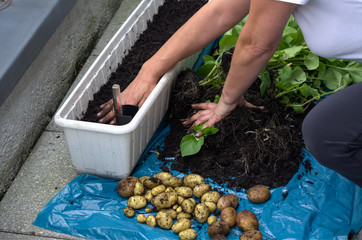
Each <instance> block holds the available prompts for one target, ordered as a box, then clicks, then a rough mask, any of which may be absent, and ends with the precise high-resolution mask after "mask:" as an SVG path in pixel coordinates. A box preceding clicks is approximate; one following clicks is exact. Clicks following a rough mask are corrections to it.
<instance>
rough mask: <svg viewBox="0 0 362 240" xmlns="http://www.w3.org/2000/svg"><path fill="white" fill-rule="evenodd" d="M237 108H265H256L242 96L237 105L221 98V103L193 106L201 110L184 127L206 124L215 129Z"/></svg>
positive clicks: (199, 134)
mask: <svg viewBox="0 0 362 240" xmlns="http://www.w3.org/2000/svg"><path fill="white" fill-rule="evenodd" d="M237 106H239V107H250V108H259V109H261V110H263V109H264V107H263V106H255V105H254V104H252V103H250V102H248V101H246V100H245V99H244V97H243V96H242V97H241V98H240V100H239V102H237V103H235V104H227V103H225V102H224V101H223V98H222V96H221V97H220V100H219V103H211V102H207V103H198V104H193V105H192V108H194V109H197V110H199V111H198V112H197V113H195V114H194V115H192V116H191V117H190V118H189V119H187V120H186V121H184V122H183V124H184V125H190V124H193V125H200V124H202V123H205V124H204V126H203V128H205V127H213V126H214V125H215V124H216V123H217V122H220V121H221V120H222V119H223V118H225V117H226V116H228V115H229V114H230V113H231V112H232V111H233V110H234V109H235V108H236V107H237ZM201 136H202V133H201V132H198V133H196V137H201Z"/></svg>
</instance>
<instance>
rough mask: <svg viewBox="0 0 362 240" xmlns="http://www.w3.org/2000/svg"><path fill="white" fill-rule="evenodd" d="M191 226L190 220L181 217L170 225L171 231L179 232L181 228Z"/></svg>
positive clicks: (184, 228)
mask: <svg viewBox="0 0 362 240" xmlns="http://www.w3.org/2000/svg"><path fill="white" fill-rule="evenodd" d="M189 228H191V220H190V219H187V218H181V219H179V220H178V221H177V222H175V223H174V224H173V225H172V228H171V229H172V232H174V233H179V232H182V231H183V230H186V229H189Z"/></svg>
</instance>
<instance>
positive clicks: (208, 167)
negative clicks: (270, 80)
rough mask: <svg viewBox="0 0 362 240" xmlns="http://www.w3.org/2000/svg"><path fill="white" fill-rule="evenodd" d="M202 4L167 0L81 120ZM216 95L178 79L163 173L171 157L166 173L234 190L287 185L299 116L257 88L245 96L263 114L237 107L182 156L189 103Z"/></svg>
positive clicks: (92, 118) (296, 161) (298, 141)
mask: <svg viewBox="0 0 362 240" xmlns="http://www.w3.org/2000/svg"><path fill="white" fill-rule="evenodd" d="M206 2H207V1H206V0H200V1H193V0H181V1H178V0H167V1H166V2H165V4H164V5H163V6H161V7H160V8H159V13H158V14H156V15H155V16H154V19H153V21H152V22H149V23H148V27H147V30H146V31H145V32H144V33H143V34H142V35H141V36H140V38H139V39H138V40H137V41H136V43H135V45H134V46H133V48H132V49H131V50H130V51H129V53H128V55H127V56H126V57H125V59H124V61H123V62H122V64H121V65H119V66H118V69H117V70H116V71H115V72H114V73H112V75H111V77H110V79H109V81H108V82H107V83H106V84H105V85H104V86H102V87H101V89H100V90H99V91H98V92H97V93H95V94H94V100H93V101H90V102H89V105H88V109H87V111H86V112H85V113H84V116H83V118H82V119H81V120H83V121H88V122H97V117H96V114H97V113H98V112H99V110H100V108H99V106H100V105H101V104H103V103H105V102H107V101H108V100H109V99H110V98H111V96H112V93H111V89H112V85H113V84H115V83H118V84H119V85H120V86H121V90H122V91H123V90H124V89H125V88H126V87H127V86H128V85H129V83H130V82H131V81H132V80H133V79H134V78H135V77H136V75H137V74H138V72H139V70H140V69H141V66H142V64H143V63H144V62H145V61H146V60H148V59H149V58H150V57H151V56H152V55H153V54H154V53H155V52H156V51H157V50H158V49H159V48H160V47H161V46H162V45H163V44H164V43H165V42H166V41H167V39H168V38H169V37H170V36H171V35H172V34H173V33H174V32H175V31H176V30H177V29H178V28H179V27H180V26H181V25H182V24H183V23H184V22H185V21H186V20H187V19H189V18H190V17H191V16H192V15H193V14H194V13H195V12H196V11H197V10H198V9H199V8H200V7H202V5H204V4H205V3H206ZM230 59H231V55H228V57H225V58H223V66H224V68H225V71H226V72H227V70H228V65H229V64H230V62H229V61H230ZM216 94H219V95H220V94H221V89H214V90H212V91H210V90H208V91H207V90H206V89H204V88H202V87H200V86H199V85H198V83H197V80H196V77H195V74H194V72H192V71H191V70H188V71H184V72H182V73H181V74H180V75H179V76H178V79H177V84H176V86H175V90H174V92H173V96H172V100H171V101H172V102H171V106H170V116H172V117H170V119H169V121H170V124H171V132H170V134H169V136H168V137H167V138H166V140H165V146H164V149H163V150H160V155H159V159H161V161H163V163H164V166H163V167H162V170H163V171H168V170H169V169H168V167H167V166H169V165H168V163H170V160H169V157H174V160H173V161H172V162H171V166H170V167H171V169H173V170H177V171H180V172H183V173H189V172H193V173H198V174H200V175H202V176H203V177H205V178H211V179H213V180H214V181H216V182H218V183H220V184H224V183H226V184H227V187H229V188H233V189H235V190H240V189H241V188H249V187H251V186H253V185H255V184H264V185H268V186H271V187H279V186H284V185H286V184H287V183H288V181H289V180H290V179H291V178H292V177H293V176H294V174H295V173H296V172H297V170H298V168H299V165H300V161H301V148H302V147H303V143H302V137H301V122H302V119H303V117H304V116H301V115H295V114H294V113H293V112H291V111H289V110H285V109H283V108H282V107H281V106H280V105H279V103H278V101H277V100H275V99H274V98H273V97H272V96H271V95H268V94H267V95H265V96H263V97H261V96H260V94H259V90H258V87H257V85H253V86H252V87H251V88H250V89H249V90H248V92H247V93H246V95H245V98H246V99H247V100H248V101H249V102H251V103H253V104H255V105H262V106H264V107H265V110H264V111H260V110H258V109H247V108H238V109H236V110H235V111H233V113H232V114H231V115H230V116H228V117H226V118H225V119H224V120H223V121H221V122H220V123H218V124H217V125H216V127H217V128H219V130H220V131H219V132H218V133H217V134H215V135H213V136H210V137H208V138H206V141H205V144H204V146H203V148H202V150H201V151H200V152H199V153H198V154H196V155H194V156H189V157H185V158H182V157H181V155H180V142H181V138H182V137H183V136H184V135H185V134H187V133H189V130H190V129H189V128H188V127H185V126H183V125H182V120H183V119H185V118H187V117H188V116H190V115H191V114H192V113H193V110H192V109H191V104H192V103H196V102H203V101H205V100H211V101H213V100H214V96H215V95H216ZM166 165H167V166H166Z"/></svg>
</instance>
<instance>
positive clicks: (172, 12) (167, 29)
mask: <svg viewBox="0 0 362 240" xmlns="http://www.w3.org/2000/svg"><path fill="white" fill-rule="evenodd" d="M207 2H208V1H207V0H198V1H194V0H167V1H165V3H164V4H163V5H162V6H161V7H159V9H158V13H157V14H155V15H154V17H153V20H152V21H151V22H148V23H147V29H146V30H145V31H144V32H143V33H142V34H141V35H140V37H139V39H138V40H137V41H136V42H135V44H134V46H133V47H132V48H131V50H130V51H129V52H128V54H127V56H126V57H125V58H124V59H123V61H122V64H121V65H119V66H118V68H117V70H116V71H115V72H114V73H112V74H111V77H110V79H109V80H108V81H107V83H106V84H105V85H103V86H102V87H101V88H100V90H99V91H98V92H97V93H95V94H94V96H93V97H94V99H93V100H92V101H89V104H88V108H87V110H86V112H85V113H84V115H83V117H82V119H81V120H82V121H87V122H97V121H98V119H97V113H98V112H99V111H100V105H102V104H103V103H105V102H107V101H109V100H110V99H111V98H112V85H113V84H115V83H117V84H119V85H120V86H121V91H123V90H124V89H125V88H126V87H127V86H128V85H129V84H130V83H131V82H132V81H133V79H134V78H135V77H136V76H137V74H138V72H139V70H140V69H141V67H142V64H143V63H144V62H146V61H147V60H148V59H149V58H150V57H151V56H152V55H154V54H155V53H156V52H157V50H158V49H159V48H160V47H161V46H162V45H163V44H164V43H165V42H166V41H167V40H168V39H169V38H170V37H171V36H172V35H173V34H174V33H175V32H176V31H177V29H179V28H180V27H181V26H182V25H183V24H184V23H185V22H186V21H187V20H188V19H189V18H190V17H191V16H192V15H193V14H194V13H195V12H197V11H198V10H199V9H200V8H201V7H202V6H203V5H205V3H207Z"/></svg>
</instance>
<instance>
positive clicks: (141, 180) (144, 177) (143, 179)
mask: <svg viewBox="0 0 362 240" xmlns="http://www.w3.org/2000/svg"><path fill="white" fill-rule="evenodd" d="M147 178H150V176H143V177H140V178H139V181H140V182H141V183H142V184H143V182H144V181H145V180H146V179H147Z"/></svg>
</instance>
